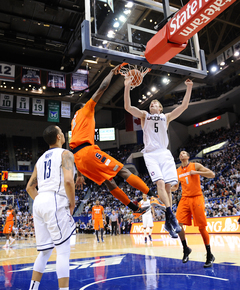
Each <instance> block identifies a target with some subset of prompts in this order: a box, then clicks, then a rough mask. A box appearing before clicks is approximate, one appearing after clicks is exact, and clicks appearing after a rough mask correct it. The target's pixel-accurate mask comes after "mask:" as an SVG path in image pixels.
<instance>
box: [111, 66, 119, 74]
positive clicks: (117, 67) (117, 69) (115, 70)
mask: <svg viewBox="0 0 240 290" xmlns="http://www.w3.org/2000/svg"><path fill="white" fill-rule="evenodd" d="M119 67H120V64H119V65H117V66H116V67H115V68H113V69H112V72H113V73H114V74H115V75H117V74H118V73H119Z"/></svg>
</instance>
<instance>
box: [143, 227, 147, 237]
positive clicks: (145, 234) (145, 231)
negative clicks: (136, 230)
mask: <svg viewBox="0 0 240 290" xmlns="http://www.w3.org/2000/svg"><path fill="white" fill-rule="evenodd" d="M143 233H144V238H146V237H147V229H144V230H143Z"/></svg>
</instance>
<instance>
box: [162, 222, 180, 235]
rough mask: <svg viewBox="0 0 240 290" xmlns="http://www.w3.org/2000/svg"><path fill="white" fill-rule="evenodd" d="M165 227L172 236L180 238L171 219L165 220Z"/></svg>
mask: <svg viewBox="0 0 240 290" xmlns="http://www.w3.org/2000/svg"><path fill="white" fill-rule="evenodd" d="M164 229H165V231H167V232H168V233H169V235H170V237H171V238H173V239H177V238H178V234H177V233H176V232H175V230H174V229H173V227H172V225H171V223H170V221H169V219H168V220H166V221H165V225H164Z"/></svg>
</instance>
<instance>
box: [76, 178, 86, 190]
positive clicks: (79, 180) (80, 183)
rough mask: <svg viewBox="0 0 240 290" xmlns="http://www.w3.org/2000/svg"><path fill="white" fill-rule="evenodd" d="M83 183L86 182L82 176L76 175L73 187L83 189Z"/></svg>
mask: <svg viewBox="0 0 240 290" xmlns="http://www.w3.org/2000/svg"><path fill="white" fill-rule="evenodd" d="M84 184H86V183H85V179H84V177H83V176H78V177H77V179H76V183H75V188H76V189H81V190H83V185H84Z"/></svg>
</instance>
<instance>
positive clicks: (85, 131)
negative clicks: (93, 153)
mask: <svg viewBox="0 0 240 290" xmlns="http://www.w3.org/2000/svg"><path fill="white" fill-rule="evenodd" d="M95 106H96V102H94V101H93V100H92V99H90V100H89V101H88V102H87V103H86V104H85V106H84V107H83V108H82V109H80V110H78V111H77V112H76V114H75V115H74V118H73V120H72V124H71V130H72V138H71V142H70V148H71V149H74V148H76V147H77V146H79V145H81V144H83V143H90V144H92V145H93V144H94V135H95V118H94V113H95V110H94V109H95Z"/></svg>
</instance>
